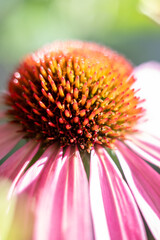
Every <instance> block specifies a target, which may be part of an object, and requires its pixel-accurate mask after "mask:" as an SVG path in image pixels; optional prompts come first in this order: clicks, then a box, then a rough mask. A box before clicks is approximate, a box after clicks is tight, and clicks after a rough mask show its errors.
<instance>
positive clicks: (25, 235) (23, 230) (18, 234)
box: [0, 178, 34, 240]
mask: <svg viewBox="0 0 160 240" xmlns="http://www.w3.org/2000/svg"><path fill="white" fill-rule="evenodd" d="M0 193H1V194H0V239H1V240H22V239H23V240H30V239H31V235H32V232H33V222H34V213H33V209H34V207H33V202H32V201H31V199H29V198H28V197H27V196H26V195H25V194H19V195H18V196H16V195H15V194H13V193H11V182H10V181H9V180H8V179H5V178H3V179H2V178H1V179H0Z"/></svg>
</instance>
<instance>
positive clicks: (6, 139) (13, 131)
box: [0, 123, 23, 159]
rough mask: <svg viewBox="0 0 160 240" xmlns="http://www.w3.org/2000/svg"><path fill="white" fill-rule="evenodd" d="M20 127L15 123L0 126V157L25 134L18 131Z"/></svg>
mask: <svg viewBox="0 0 160 240" xmlns="http://www.w3.org/2000/svg"><path fill="white" fill-rule="evenodd" d="M19 130H20V127H19V126H18V125H16V124H13V123H6V124H3V125H1V126H0V159H2V158H3V157H4V156H5V155H6V154H7V153H8V152H10V151H11V149H12V148H13V147H14V146H15V145H16V144H17V143H18V142H19V141H20V140H21V139H22V137H23V134H22V133H20V132H18V131H19Z"/></svg>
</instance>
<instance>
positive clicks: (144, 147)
mask: <svg viewBox="0 0 160 240" xmlns="http://www.w3.org/2000/svg"><path fill="white" fill-rule="evenodd" d="M139 135H140V134H139ZM153 140H156V139H154V138H152V137H151V136H149V137H148V136H147V135H146V138H145V140H141V138H140V139H139V137H138V134H137V135H136V136H132V137H130V138H129V140H125V143H126V144H127V145H128V146H129V148H131V149H132V151H133V152H135V153H136V154H137V155H138V156H140V157H141V158H143V159H144V160H146V161H148V162H150V163H152V164H154V165H155V166H157V167H159V168H160V140H159V141H157V140H156V141H153ZM158 144H159V146H158Z"/></svg>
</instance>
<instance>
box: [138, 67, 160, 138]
mask: <svg viewBox="0 0 160 240" xmlns="http://www.w3.org/2000/svg"><path fill="white" fill-rule="evenodd" d="M134 75H135V77H136V78H137V81H136V83H135V86H134V87H135V88H136V89H139V88H140V89H141V90H140V91H139V93H138V95H139V96H140V97H141V98H142V99H146V101H145V102H144V103H143V107H144V108H145V109H146V110H147V112H146V119H148V121H146V122H144V123H143V124H142V123H141V124H140V125H139V129H140V130H143V131H147V132H149V133H152V134H154V135H156V136H160V127H159V122H160V108H159V105H158V104H159V102H160V94H159V89H160V64H159V63H155V62H150V63H145V64H142V65H140V66H139V67H137V68H136V69H135V71H134Z"/></svg>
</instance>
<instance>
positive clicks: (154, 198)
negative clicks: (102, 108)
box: [116, 142, 160, 239]
mask: <svg viewBox="0 0 160 240" xmlns="http://www.w3.org/2000/svg"><path fill="white" fill-rule="evenodd" d="M117 147H118V150H116V153H117V156H118V159H119V162H120V164H121V167H122V169H123V172H124V175H125V177H126V180H127V182H128V184H129V186H130V188H131V191H132V193H133V195H134V197H135V199H136V201H137V204H138V206H139V208H140V210H141V212H142V214H143V216H144V218H145V220H146V222H147V224H148V226H149V228H150V230H151V232H152V234H153V235H154V237H155V239H160V175H159V174H158V173H157V172H156V171H155V170H153V169H152V168H151V167H150V166H149V165H148V164H147V163H146V162H145V161H143V160H142V159H141V158H140V157H138V156H137V155H136V154H134V153H133V152H132V151H131V150H129V149H128V148H127V147H126V146H125V145H124V144H123V143H121V142H117Z"/></svg>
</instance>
